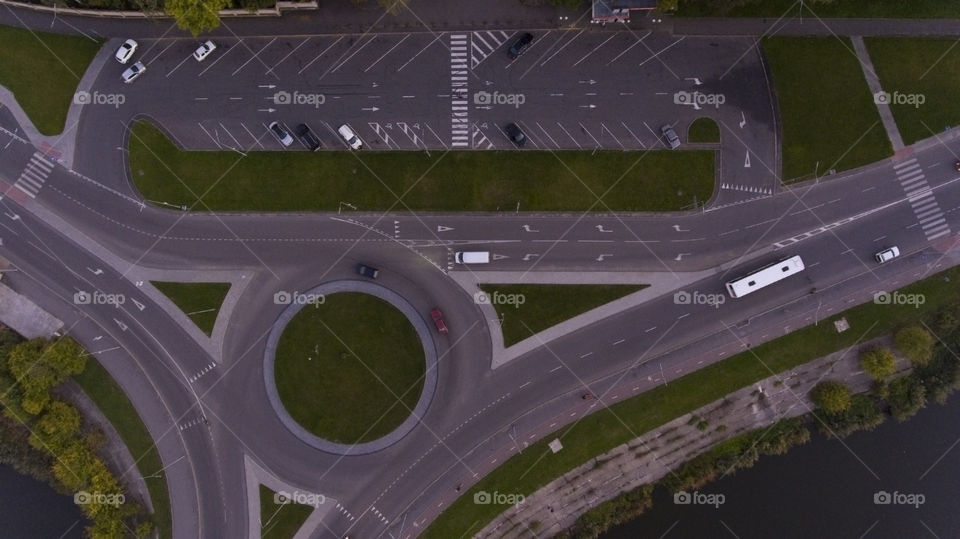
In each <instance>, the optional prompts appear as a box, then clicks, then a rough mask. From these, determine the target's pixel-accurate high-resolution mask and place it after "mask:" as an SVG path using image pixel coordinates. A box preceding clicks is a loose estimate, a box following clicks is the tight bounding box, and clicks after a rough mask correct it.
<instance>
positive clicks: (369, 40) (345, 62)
mask: <svg viewBox="0 0 960 539" xmlns="http://www.w3.org/2000/svg"><path fill="white" fill-rule="evenodd" d="M376 40H377V36H376V34H374V35H372V36H370V39H368V40H367V41H365V42H364V43H363V45H360V46H359V47H357V50H355V51H353V54H351V55H350V56H347V59H346V60H344V61H342V62H340V63H339V64H337V66H336V67H334V68H333V69H331V70H330V71H328V72H327V73H333V72H335V71H336V70H338V69H340V68H341V67H343V66H345V65H347V62H349V61H350V60H351V59H353V57H354V56H356V55H357V54H358V53H359V52H360V51H362V50H363V49H364V47H366V46H367V45H369V44H371V43H373V42H374V41H376ZM340 57H341V58H343V55H340ZM327 73H324V74H323V75H321V76H320V78H321V79H322V78H323V77H324V76H326V75H327Z"/></svg>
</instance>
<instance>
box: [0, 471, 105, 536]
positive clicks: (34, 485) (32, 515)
mask: <svg viewBox="0 0 960 539" xmlns="http://www.w3.org/2000/svg"><path fill="white" fill-rule="evenodd" d="M86 526H87V520H86V519H85V518H84V516H83V513H82V512H81V511H80V508H79V507H77V506H76V505H74V503H73V499H72V498H70V497H68V496H63V495H61V494H58V493H57V492H56V491H55V490H53V489H52V488H50V486H49V485H47V484H46V483H42V482H40V481H37V480H35V479H33V478H31V477H28V476H26V475H21V474H19V473H17V472H16V471H15V470H14V469H13V468H11V467H9V466H0V537H3V538H4V539H37V538H44V539H46V538H51V539H56V538H63V539H80V538H82V537H83V529H84V527H86Z"/></svg>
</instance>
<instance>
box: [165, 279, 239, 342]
mask: <svg viewBox="0 0 960 539" xmlns="http://www.w3.org/2000/svg"><path fill="white" fill-rule="evenodd" d="M150 284H152V285H153V286H155V287H156V288H157V290H159V291H160V292H163V294H164V295H165V296H167V297H168V298H170V301H172V302H174V303H175V304H176V305H177V307H180V310H181V311H183V312H184V314H186V315H187V317H188V318H190V320H193V323H194V324H196V325H197V327H198V328H200V329H201V330H203V332H204V333H206V334H207V335H210V333H211V332H213V325H214V323H216V321H217V313H219V312H220V306H221V305H222V304H223V298H225V297H226V296H227V292H229V291H230V283H170V282H161V281H150Z"/></svg>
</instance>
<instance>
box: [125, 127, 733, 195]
mask: <svg viewBox="0 0 960 539" xmlns="http://www.w3.org/2000/svg"><path fill="white" fill-rule="evenodd" d="M714 159H715V156H714V152H713V151H706V150H700V151H678V152H671V151H666V150H658V151H638V152H622V151H598V152H590V151H564V152H547V151H542V152H541V151H523V152H519V151H489V152H487V151H482V152H481V151H455V152H442V151H434V152H430V153H429V154H428V153H426V152H423V151H418V152H374V151H361V152H293V151H285V152H250V153H248V154H247V155H246V157H244V156H241V155H240V154H238V153H235V152H225V151H221V152H188V151H181V150H179V149H177V147H176V146H175V145H174V144H173V143H172V142H171V141H170V140H169V139H168V138H167V137H166V136H165V135H164V134H163V133H162V132H160V131H159V130H158V129H157V128H156V127H154V126H152V125H150V124H148V123H146V122H138V123H136V124H134V126H133V128H132V134H131V137H130V170H131V175H132V178H133V180H134V183H135V184H136V186H137V189H139V190H140V193H141V194H142V195H143V196H144V198H146V199H148V200H150V201H154V202H163V203H167V204H173V205H175V206H181V205H186V206H188V207H189V208H191V209H193V210H200V211H204V210H208V209H209V210H213V211H316V210H338V209H340V203H341V202H346V203H349V204H352V205H353V206H355V207H356V208H357V209H359V210H363V211H367V210H387V209H390V208H393V209H396V210H398V211H399V210H404V209H406V208H409V209H411V210H426V211H430V210H436V211H497V210H509V211H515V210H516V209H517V208H518V207H519V209H520V210H521V211H524V210H526V211H535V210H539V211H587V210H594V211H607V210H608V209H609V210H615V211H667V210H679V209H682V208H684V207H687V206H689V205H691V204H692V203H693V201H694V200H698V201H701V202H702V201H705V200H708V199H709V198H710V196H711V195H712V194H713V184H714ZM397 197H402V198H403V204H402V205H398V204H396V201H397ZM598 197H599V198H600V199H601V200H602V203H598V202H597V198H598ZM198 198H202V199H203V202H202V203H198Z"/></svg>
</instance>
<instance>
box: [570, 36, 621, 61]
mask: <svg viewBox="0 0 960 539" xmlns="http://www.w3.org/2000/svg"><path fill="white" fill-rule="evenodd" d="M615 37H617V33H616V32H614V33H613V34H610V37H608V38H607V39H605V40H603V43H601V44H599V45H597V46H596V47H594V48H593V49H591V50H590V52H588V53H587V54H584V55H583V58H580V59H579V60H577V63H575V64H573V67H577V66H578V65H580V62H582V61H584V60H586V59H587V58H589V57H590V55H591V54H593V53H595V52H597V51H598V50H600V47H602V46H604V45H606V44H607V42H608V41H610V40H611V39H613V38H615Z"/></svg>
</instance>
